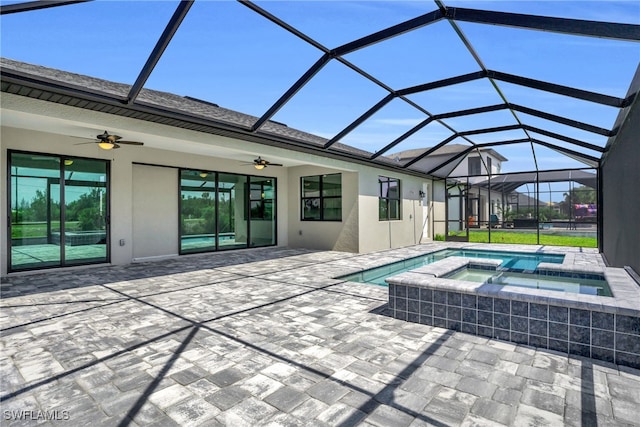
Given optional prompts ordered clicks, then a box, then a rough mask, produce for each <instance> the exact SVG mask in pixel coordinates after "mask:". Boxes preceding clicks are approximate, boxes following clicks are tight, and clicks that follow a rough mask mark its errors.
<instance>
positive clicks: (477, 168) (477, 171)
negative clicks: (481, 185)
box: [469, 157, 482, 175]
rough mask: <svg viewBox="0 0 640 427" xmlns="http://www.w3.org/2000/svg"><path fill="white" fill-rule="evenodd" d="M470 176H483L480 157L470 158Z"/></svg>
mask: <svg viewBox="0 0 640 427" xmlns="http://www.w3.org/2000/svg"><path fill="white" fill-rule="evenodd" d="M469 175H482V162H481V161H480V157H469Z"/></svg>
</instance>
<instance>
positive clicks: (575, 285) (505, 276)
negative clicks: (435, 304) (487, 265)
mask: <svg viewBox="0 0 640 427" xmlns="http://www.w3.org/2000/svg"><path fill="white" fill-rule="evenodd" d="M444 278H447V279H453V280H465V281H469V282H476V283H487V284H493V285H501V286H518V287H521V288H530V289H543V290H548V291H558V292H570V293H575V294H585V295H598V296H603V297H611V296H612V294H611V289H610V288H609V285H608V284H607V282H606V280H604V277H602V278H597V276H595V275H594V277H592V278H578V277H567V276H548V275H543V274H536V273H517V272H512V271H491V270H481V269H477V268H472V267H468V268H463V269H460V270H457V271H454V272H452V273H450V274H448V275H446V276H444Z"/></svg>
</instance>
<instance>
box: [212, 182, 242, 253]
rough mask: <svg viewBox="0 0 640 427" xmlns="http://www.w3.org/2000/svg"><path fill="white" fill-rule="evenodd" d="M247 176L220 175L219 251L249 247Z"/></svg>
mask: <svg viewBox="0 0 640 427" xmlns="http://www.w3.org/2000/svg"><path fill="white" fill-rule="evenodd" d="M246 192H247V176H245V175H233V174H228V173H220V174H218V250H225V249H241V248H246V247H247V241H248V232H249V227H248V225H247V223H248V221H247V198H246V196H247V194H246Z"/></svg>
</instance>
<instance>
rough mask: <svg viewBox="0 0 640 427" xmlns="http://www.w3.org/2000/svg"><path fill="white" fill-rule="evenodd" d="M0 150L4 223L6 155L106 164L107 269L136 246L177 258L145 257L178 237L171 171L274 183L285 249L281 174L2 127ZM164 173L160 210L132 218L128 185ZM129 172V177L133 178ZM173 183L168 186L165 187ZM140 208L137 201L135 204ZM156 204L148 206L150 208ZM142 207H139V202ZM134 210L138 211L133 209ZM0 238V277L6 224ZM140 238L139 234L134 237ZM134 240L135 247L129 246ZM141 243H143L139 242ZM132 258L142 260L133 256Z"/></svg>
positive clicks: (279, 170) (284, 193)
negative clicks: (273, 180) (23, 153)
mask: <svg viewBox="0 0 640 427" xmlns="http://www.w3.org/2000/svg"><path fill="white" fill-rule="evenodd" d="M0 136H1V149H0V152H1V153H2V160H1V163H2V165H1V168H2V179H1V180H0V181H1V186H0V189H1V191H2V194H3V197H2V198H1V199H2V201H1V203H2V204H1V212H0V215H2V218H7V214H8V206H7V197H5V196H4V195H6V194H7V179H6V177H7V150H21V151H29V152H36V153H48V154H60V155H68V156H78V157H86V158H94V159H106V160H110V162H109V163H110V168H111V170H110V184H111V186H110V207H111V234H110V236H111V241H110V244H111V246H110V249H111V263H112V264H128V263H130V262H132V260H133V259H134V258H136V256H135V254H134V251H133V248H134V245H137V249H140V252H138V253H137V255H140V254H146V256H154V257H159V256H170V255H175V254H176V253H177V247H176V245H173V244H172V248H173V249H171V250H169V249H168V246H166V247H165V245H164V244H163V245H162V247H163V248H164V249H162V250H161V249H160V248H156V249H155V251H152V252H149V251H148V250H147V249H148V247H149V246H152V245H153V242H154V241H155V240H156V239H158V240H160V241H173V240H175V239H176V236H177V233H178V219H177V218H178V212H177V206H178V194H179V181H178V177H177V174H178V170H177V168H180V167H182V168H188V169H196V170H200V169H202V170H210V171H218V172H230V173H237V174H250V175H257V176H269V177H275V178H276V179H277V185H278V187H277V198H278V203H277V212H276V215H277V219H278V225H277V226H278V245H279V246H286V245H287V244H288V228H287V222H288V210H287V203H286V200H287V192H288V174H287V171H286V169H285V168H276V167H273V168H266V169H263V170H262V171H257V170H256V169H254V168H253V167H251V166H241V165H240V163H239V162H235V161H229V160H228V159H220V158H214V157H203V156H198V155H195V154H186V153H178V152H174V151H166V150H157V149H153V148H148V147H126V146H123V147H122V148H120V149H118V150H117V151H113V150H111V151H104V150H101V149H99V148H98V147H97V146H96V145H95V144H87V145H80V146H75V145H73V144H75V143H77V141H76V140H70V139H69V138H68V137H64V136H60V135H55V134H50V133H44V132H39V131H32V130H24V129H15V128H10V127H2V132H1V135H0ZM135 163H141V164H151V165H158V166H164V167H166V168H162V167H160V168H154V167H151V166H147V167H140V166H139V165H136V164H135ZM165 169H166V170H168V172H166V173H165V174H162V173H161V174H160V175H161V176H162V189H161V191H162V192H163V195H162V202H160V201H158V203H162V204H163V205H162V206H158V205H154V209H153V210H154V211H156V212H155V215H154V217H153V220H151V219H150V218H149V217H148V216H147V215H148V212H147V211H146V210H144V211H140V210H138V211H137V212H136V209H134V207H135V206H136V204H135V203H134V189H135V186H136V185H137V184H134V179H135V180H138V181H139V184H140V185H144V186H147V187H148V188H155V187H157V185H154V182H155V180H156V179H157V178H158V177H157V176H156V174H157V170H160V171H162V170H165ZM134 170H135V173H134ZM167 173H168V174H173V176H174V177H175V180H173V179H169V180H166V181H165V178H166V174H167ZM171 180H173V184H170V182H171ZM154 197H156V196H155V195H149V198H150V199H149V200H147V202H149V203H151V200H154ZM138 202H140V200H138ZM155 202H156V201H155V200H154V203H155ZM142 203H145V202H144V201H143V202H142ZM137 206H141V205H140V203H138V205H137ZM149 221H150V224H152V225H150V228H149V227H147V228H146V229H145V230H144V231H141V230H139V229H138V230H136V232H135V233H134V224H136V223H137V224H143V223H145V222H149ZM1 228H2V231H3V233H2V236H1V237H0V259H1V263H2V265H1V268H2V270H1V274H6V273H7V265H6V263H7V254H6V250H7V247H8V242H7V238H8V237H7V235H6V232H5V230H7V228H6V223H4V222H3V226H2V227H1ZM140 233H142V234H140ZM121 239H124V241H125V245H124V246H120V245H119V242H120V240H121ZM134 239H135V240H136V243H134ZM141 240H146V241H147V242H146V243H143V242H141ZM138 258H143V257H141V256H138Z"/></svg>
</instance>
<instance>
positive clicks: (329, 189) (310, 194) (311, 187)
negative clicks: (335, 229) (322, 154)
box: [301, 173, 342, 221]
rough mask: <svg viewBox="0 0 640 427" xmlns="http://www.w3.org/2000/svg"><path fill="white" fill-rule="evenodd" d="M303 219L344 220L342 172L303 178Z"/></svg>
mask: <svg viewBox="0 0 640 427" xmlns="http://www.w3.org/2000/svg"><path fill="white" fill-rule="evenodd" d="M301 181H302V182H301V188H302V191H301V193H302V220H303V221H309V220H310V221H342V174H339V173H334V174H330V175H316V176H305V177H302V180H301Z"/></svg>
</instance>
